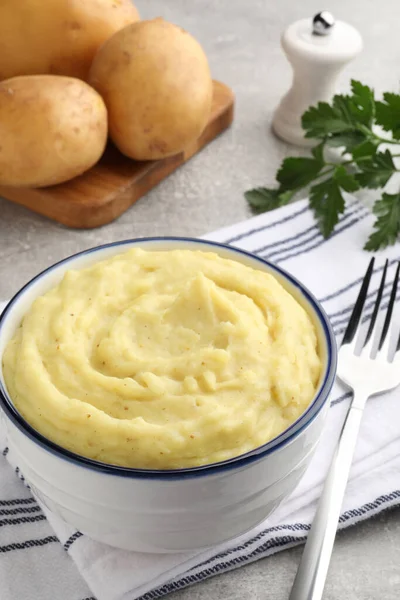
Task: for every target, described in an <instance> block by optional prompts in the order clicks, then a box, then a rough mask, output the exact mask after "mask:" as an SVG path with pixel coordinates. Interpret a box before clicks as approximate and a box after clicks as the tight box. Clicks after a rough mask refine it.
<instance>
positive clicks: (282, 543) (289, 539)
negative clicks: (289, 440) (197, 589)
mask: <svg viewBox="0 0 400 600" xmlns="http://www.w3.org/2000/svg"><path fill="white" fill-rule="evenodd" d="M393 500H399V502H398V503H396V504H399V503H400V490H395V491H394V492H392V493H391V494H388V495H384V496H379V497H378V498H376V500H374V501H373V502H368V503H367V504H365V505H363V506H361V507H360V508H359V509H354V510H350V511H347V512H346V513H344V514H343V515H342V516H341V517H340V522H341V523H343V522H347V521H348V520H350V519H351V518H354V517H363V516H365V515H368V513H370V512H373V511H375V510H376V509H378V508H382V509H383V508H384V507H385V505H386V504H388V503H390V502H392V501H393ZM278 527H279V528H280V529H281V530H283V529H285V528H286V529H288V530H289V531H293V529H294V528H295V530H297V531H300V530H308V529H309V528H310V525H308V524H301V523H296V524H295V525H281V526H278ZM276 529H277V527H273V528H270V529H266V530H265V531H263V532H261V533H259V534H258V535H257V536H255V537H254V538H252V539H251V540H248V542H246V543H245V544H243V545H241V546H238V547H237V548H233V549H231V550H227V551H226V552H223V553H221V554H220V555H218V556H215V557H213V558H210V559H208V560H207V561H205V562H204V563H202V564H201V565H197V566H196V567H194V568H193V569H192V571H193V570H194V569H198V568H199V566H200V567H204V566H206V565H208V564H211V563H212V562H213V561H215V560H218V561H219V562H218V563H217V564H216V565H214V566H212V567H210V568H206V569H203V570H202V571H200V572H199V573H193V574H190V572H189V574H188V575H187V576H185V577H182V578H181V579H179V580H178V581H172V582H169V583H166V584H164V585H162V586H160V587H159V588H156V589H155V590H151V591H150V592H147V593H146V594H144V595H143V596H141V597H140V599H139V600H155V599H156V598H160V597H161V596H164V595H165V594H168V593H170V592H173V591H176V590H179V589H181V588H184V587H186V586H188V585H191V584H193V583H197V582H199V581H202V580H204V579H207V578H208V577H211V576H212V575H216V574H217V573H219V572H224V571H227V570H229V569H232V568H234V567H236V566H239V565H240V564H242V563H246V562H249V561H251V560H254V559H255V558H256V557H257V556H258V555H260V554H263V553H264V552H266V551H268V550H273V549H275V548H283V547H286V548H288V547H292V546H295V545H297V544H300V543H302V542H305V540H306V536H299V537H295V536H290V535H283V536H279V537H275V538H272V539H269V540H266V541H265V542H264V543H262V544H261V545H259V546H257V547H256V548H255V549H253V550H251V551H250V552H249V553H248V554H246V555H245V556H236V557H233V558H231V560H227V561H224V562H221V559H225V558H227V557H229V556H230V555H232V554H234V553H235V552H238V551H243V550H246V549H247V548H249V546H251V545H253V544H254V543H256V542H258V541H260V540H261V539H262V538H263V537H265V536H266V535H268V534H269V533H271V532H272V531H276Z"/></svg>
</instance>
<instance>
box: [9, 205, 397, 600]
mask: <svg viewBox="0 0 400 600" xmlns="http://www.w3.org/2000/svg"><path fill="white" fill-rule="evenodd" d="M372 222H373V217H372V216H371V214H370V213H369V211H368V210H367V209H366V208H365V207H363V206H362V205H360V204H359V203H358V202H355V201H354V202H350V203H349V206H348V210H347V213H346V216H344V217H343V218H342V219H341V222H340V224H339V225H338V227H337V229H336V231H335V233H334V234H333V236H332V237H331V239H330V240H328V241H323V239H322V237H321V235H320V233H319V232H318V229H317V228H316V226H315V223H314V220H313V217H312V215H311V213H310V211H309V210H308V207H307V204H306V202H305V201H303V202H299V203H296V204H293V205H290V206H287V207H284V208H282V209H279V210H277V211H274V212H272V213H267V214H264V215H261V216H258V217H255V218H253V219H250V220H248V221H246V222H243V223H240V224H238V225H234V226H232V227H227V228H225V229H222V230H220V231H218V232H216V233H213V234H211V235H208V236H207V238H208V239H212V240H217V241H222V242H228V243H230V244H233V245H237V246H240V247H241V248H244V249H246V250H250V251H252V252H255V253H257V254H259V255H260V256H263V257H267V258H269V259H271V260H273V261H274V262H275V263H278V264H279V265H281V266H282V267H283V268H285V269H287V270H288V271H289V272H290V273H292V274H294V275H295V276H296V277H298V278H299V279H300V280H301V281H302V282H303V283H304V284H305V285H306V286H307V287H309V288H310V290H311V291H312V292H313V293H314V294H315V295H316V296H317V298H318V299H319V300H321V301H322V303H323V305H324V307H325V309H326V311H327V313H328V315H329V317H330V318H331V322H332V325H333V327H334V330H335V333H336V334H337V335H338V336H340V334H341V333H342V332H343V330H344V328H345V326H346V323H347V319H348V317H349V314H350V312H351V309H352V306H353V304H354V301H355V298H356V296H357V293H358V290H359V285H360V281H361V279H362V277H363V275H364V272H365V269H366V266H367V264H368V261H369V259H370V256H369V255H368V254H367V253H366V252H363V251H362V247H363V245H364V243H365V241H366V239H367V236H368V233H369V232H370V229H371V225H372ZM386 257H388V258H389V259H390V261H391V269H390V275H393V269H394V262H395V260H397V259H399V258H400V248H399V245H396V246H395V247H392V248H389V249H388V250H387V251H385V252H382V253H379V256H378V260H377V264H378V266H380V267H381V268H382V265H383V262H384V258H386ZM390 281H391V279H390V277H389V278H388V283H387V286H386V289H385V295H384V300H385V301H384V302H383V306H385V305H386V304H387V301H388V296H389V292H390ZM378 285H379V274H377V275H375V276H374V277H373V280H372V289H373V290H376V289H377V287H378ZM368 304H369V306H370V309H369V310H370V311H372V306H371V305H372V304H373V302H372V294H371V300H370V301H369V303H368ZM349 396H350V395H349V393H348V392H347V391H346V390H345V389H344V388H343V387H341V386H340V385H339V384H336V385H335V387H334V390H333V393H332V397H331V400H332V402H331V409H330V412H329V415H328V420H327V425H326V427H325V430H324V433H323V437H322V441H321V443H320V444H319V447H318V450H317V453H316V455H315V457H314V459H313V461H312V464H311V466H310V468H309V469H308V471H307V473H306V474H305V476H304V478H303V479H302V481H301V483H300V484H299V486H298V487H297V489H296V490H295V491H294V493H293V494H292V495H291V497H290V498H289V499H288V500H287V501H286V502H284V503H283V504H282V505H281V506H280V507H279V509H278V510H277V511H276V512H275V513H274V514H273V515H272V516H271V517H270V518H269V519H267V520H266V521H265V522H264V523H263V524H262V525H260V526H258V527H257V528H255V529H254V530H253V531H251V532H250V533H247V534H245V535H244V536H242V537H240V538H238V539H236V540H235V541H233V542H230V543H226V544H222V545H220V546H218V547H215V548H212V549H210V550H205V551H203V552H196V553H188V554H172V555H149V554H139V553H135V552H126V551H122V550H116V549H113V548H110V547H108V546H105V545H103V544H100V543H97V542H94V541H92V540H90V539H88V538H87V537H86V536H84V535H82V534H80V533H79V532H76V531H74V530H73V529H72V528H69V527H66V526H65V524H64V523H63V522H61V521H60V520H59V519H57V517H55V516H54V515H51V514H49V513H48V512H47V511H46V510H45V509H43V512H44V513H45V514H46V517H47V521H45V520H43V519H42V512H41V511H40V508H39V507H38V505H37V503H36V502H35V501H34V500H32V499H31V497H30V494H29V491H27V490H26V489H25V488H24V489H22V488H21V487H19V488H18V490H17V488H16V487H15V486H16V483H15V481H16V478H15V476H14V474H13V473H12V470H11V468H9V467H8V466H7V467H6V466H5V465H6V464H7V462H6V460H2V459H1V458H0V468H1V470H0V477H1V479H0V526H2V525H4V527H0V568H1V570H0V575H1V576H2V581H5V584H3V586H4V590H3V589H2V596H1V597H2V599H3V600H24V598H31V596H29V594H28V595H26V596H24V595H23V592H20V593H19V595H18V596H12V595H11V591H12V589H13V588H12V585H11V581H12V578H13V577H15V573H16V569H15V568H13V565H17V564H18V561H19V560H21V556H23V557H24V559H23V560H24V565H25V564H26V560H27V557H30V560H31V561H34V560H36V559H35V557H37V560H36V562H32V565H33V567H32V568H31V569H30V572H29V581H30V585H35V581H36V580H37V579H38V578H39V577H40V580H41V581H42V582H43V581H50V580H51V585H53V586H54V587H53V588H52V593H50V592H49V595H48V598H49V599H50V598H52V599H53V598H57V599H59V600H62V599H64V598H65V600H78V599H83V598H86V600H87V598H89V597H90V599H91V600H94V599H93V598H92V596H91V595H90V594H89V592H88V590H87V588H86V585H85V584H84V582H83V580H85V581H86V583H87V585H88V586H89V588H90V589H91V594H93V595H94V596H95V597H96V599H97V600H134V599H136V598H141V600H153V599H155V598H159V597H161V596H162V595H164V594H166V593H168V592H171V591H173V590H177V589H180V588H183V587H185V586H187V585H190V584H192V583H196V582H197V581H201V580H203V579H206V578H207V577H211V576H212V575H214V574H217V573H222V572H223V571H227V570H229V569H234V568H237V567H239V566H241V565H243V564H246V563H248V562H250V561H254V560H257V559H259V558H262V557H265V556H267V555H269V554H272V553H274V552H277V551H279V550H283V549H285V548H289V547H291V546H293V545H296V544H298V543H301V542H303V541H304V540H305V537H306V535H307V531H308V529H309V524H310V522H311V521H312V517H313V514H314V511H315V505H316V500H317V498H318V496H319V495H320V492H321V486H322V482H323V479H324V476H325V473H326V470H327V467H328V464H329V461H330V458H331V456H332V452H333V449H334V445H335V442H336V440H337V438H338V435H339V431H340V427H341V424H342V422H343V419H344V416H345V413H346V409H347V407H348V403H349ZM399 400H400V393H399V391H395V392H392V393H391V394H387V395H386V396H384V397H380V398H376V399H372V400H370V401H369V403H368V405H367V407H366V410H365V414H364V418H363V422H362V426H361V432H360V437H359V442H358V445H357V450H356V455H355V459H354V463H353V467H352V470H351V475H350V481H349V484H348V488H347V492H346V497H345V500H344V505H343V513H342V516H341V519H340V527H347V526H349V525H352V524H354V523H356V522H357V521H360V520H363V519H367V518H369V517H371V516H372V515H374V514H376V513H378V512H380V511H382V510H384V509H387V508H390V507H391V506H395V505H398V504H400V428H399V425H398V424H399V422H400V401H399ZM3 436H4V432H3ZM0 442H1V432H0ZM5 445H6V441H4V442H3V446H5ZM0 448H1V447H0ZM5 453H6V455H7V459H8V460H9V461H10V462H11V463H13V458H12V456H10V453H7V452H5ZM0 456H1V455H0ZM14 468H15V467H14ZM6 470H7V474H6ZM10 478H13V479H14V480H15V481H14V482H13V483H12V484H11V483H10V480H11V479H10ZM14 496H15V498H19V499H17V500H16V501H15V503H14V500H13V498H14ZM13 509H16V510H14V511H13ZM32 516H34V517H35V518H36V517H37V519H38V520H37V521H35V522H30V520H31V517H32ZM21 517H22V518H21ZM24 518H25V519H26V518H28V521H29V522H25V521H24ZM3 532H6V536H4V533H3ZM54 534H56V536H57V538H58V539H59V540H60V542H61V545H62V546H63V547H64V549H65V550H66V551H67V552H64V555H62V552H61V545H60V544H58V543H57V541H56V538H55V537H54ZM29 540H34V541H33V542H31V543H29ZM18 543H19V544H20V545H19V546H16V544H18ZM28 546H29V548H28ZM49 546H50V547H52V549H53V550H52V552H51V563H50V564H49V563H47V564H45V565H43V564H40V563H41V562H42V559H41V558H40V557H41V554H42V555H43V553H44V552H45V548H48V547H49ZM12 547H18V548H19V550H18V552H16V551H14V552H13V551H12ZM10 548H11V549H10ZM48 555H50V553H48ZM67 555H69V556H70V557H72V559H73V560H74V561H75V564H76V565H77V567H78V569H79V571H80V573H81V575H82V576H83V580H82V581H78V580H77V579H75V578H74V573H73V572H72V570H71V569H70V567H69V566H68V567H67V562H68V561H67V560H66V558H67ZM4 557H6V559H7V560H6V566H5V567H4V568H3V567H2V565H3V563H4ZM46 560H49V558H48V557H47V559H46ZM266 568H268V567H267V566H266ZM43 569H45V570H44V571H43ZM68 569H70V570H69V572H68V577H67V575H66V571H68ZM19 577H20V578H22V577H24V578H25V575H24V574H23V573H22V572H21V573H20V574H19ZM26 577H27V581H28V575H27V576H26ZM66 577H67V580H68V581H65V579H66ZM7 582H9V583H7ZM49 585H50V584H49ZM66 585H68V586H69V590H70V591H69V592H68V593H67V595H65V593H66V592H65V586H66ZM27 586H28V583H27ZM29 587H30V586H28V587H27V589H29ZM40 597H41V599H42V600H47V596H46V595H45V594H44V593H42V592H41V594H40Z"/></svg>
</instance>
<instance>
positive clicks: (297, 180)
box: [276, 156, 324, 190]
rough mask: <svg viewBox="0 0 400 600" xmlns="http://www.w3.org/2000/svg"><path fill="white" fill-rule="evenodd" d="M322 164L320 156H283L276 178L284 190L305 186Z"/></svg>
mask: <svg viewBox="0 0 400 600" xmlns="http://www.w3.org/2000/svg"><path fill="white" fill-rule="evenodd" d="M323 166H324V163H323V161H322V160H321V159H320V158H305V157H303V156H299V157H290V158H285V160H284V161H283V163H282V166H281V168H280V169H279V171H278V173H277V175H276V179H277V180H278V181H279V183H280V184H281V188H283V189H285V190H296V189H298V188H302V187H305V186H306V185H308V184H309V183H310V182H311V181H313V180H314V179H315V178H316V176H317V175H318V174H319V172H320V171H321V169H322V167H323Z"/></svg>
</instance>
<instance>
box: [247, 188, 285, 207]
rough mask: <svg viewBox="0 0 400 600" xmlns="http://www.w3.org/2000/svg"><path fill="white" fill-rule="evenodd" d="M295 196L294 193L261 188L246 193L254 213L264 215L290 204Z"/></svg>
mask: <svg viewBox="0 0 400 600" xmlns="http://www.w3.org/2000/svg"><path fill="white" fill-rule="evenodd" d="M293 194H294V192H292V191H287V192H282V191H280V190H279V189H276V190H273V189H269V188H262V187H260V188H255V189H253V190H249V191H247V192H245V197H246V200H247V202H248V203H249V204H250V206H251V208H252V209H253V212H255V213H262V212H268V211H270V210H274V209H275V208H279V207H280V206H284V205H285V204H288V203H289V202H290V200H291V199H292V197H293Z"/></svg>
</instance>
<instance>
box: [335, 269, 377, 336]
mask: <svg viewBox="0 0 400 600" xmlns="http://www.w3.org/2000/svg"><path fill="white" fill-rule="evenodd" d="M374 263H375V257H372V258H371V261H370V263H369V265H368V269H367V272H366V273H365V276H364V279H363V282H362V285H361V289H360V292H359V294H358V298H357V300H356V303H355V305H354V308H353V312H352V313H351V316H350V319H349V322H348V325H347V327H346V331H345V332H344V336H343V340H342V345H343V344H350V342H352V341H353V339H354V336H355V334H356V332H357V328H358V324H359V322H360V319H361V314H362V310H363V308H364V304H365V299H366V297H367V293H368V287H369V282H370V281H371V276H372V272H373V270H374Z"/></svg>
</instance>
